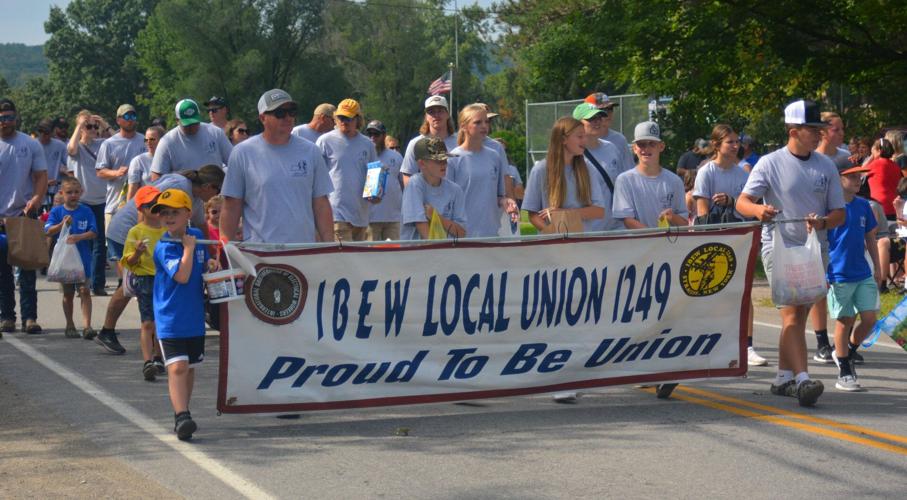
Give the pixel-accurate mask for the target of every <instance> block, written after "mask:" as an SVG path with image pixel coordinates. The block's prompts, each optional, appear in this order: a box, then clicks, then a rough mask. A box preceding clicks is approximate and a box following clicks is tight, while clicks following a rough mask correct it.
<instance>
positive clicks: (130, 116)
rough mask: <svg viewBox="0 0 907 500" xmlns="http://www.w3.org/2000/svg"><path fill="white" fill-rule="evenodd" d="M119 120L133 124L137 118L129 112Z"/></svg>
mask: <svg viewBox="0 0 907 500" xmlns="http://www.w3.org/2000/svg"><path fill="white" fill-rule="evenodd" d="M120 118H122V119H124V120H126V121H127V122H134V121H135V119H136V118H138V115H136V114H135V113H133V112H131V111H130V112H129V113H126V114H124V115H123V116H121V117H120Z"/></svg>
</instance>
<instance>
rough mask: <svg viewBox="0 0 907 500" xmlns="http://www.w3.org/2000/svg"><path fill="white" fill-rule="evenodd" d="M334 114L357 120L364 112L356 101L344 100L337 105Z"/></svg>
mask: <svg viewBox="0 0 907 500" xmlns="http://www.w3.org/2000/svg"><path fill="white" fill-rule="evenodd" d="M334 114H335V115H340V116H345V117H347V118H355V117H357V116H359V115H360V114H362V111H361V110H360V109H359V103H358V102H356V100H355V99H344V100H342V101H340V104H338V105H337V110H336V111H334Z"/></svg>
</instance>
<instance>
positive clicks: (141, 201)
mask: <svg viewBox="0 0 907 500" xmlns="http://www.w3.org/2000/svg"><path fill="white" fill-rule="evenodd" d="M159 194H161V191H160V189H158V188H156V187H154V186H142V187H140V188H139V190H138V191H136V192H135V196H134V197H133V198H134V199H135V206H136V207H138V208H142V205H147V204H149V203H151V202H153V201H154V199H155V198H157V195H159Z"/></svg>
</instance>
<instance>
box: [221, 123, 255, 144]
mask: <svg viewBox="0 0 907 500" xmlns="http://www.w3.org/2000/svg"><path fill="white" fill-rule="evenodd" d="M224 133H225V134H227V139H230V144H232V145H234V146H235V145H237V144H239V143H240V142H242V141H244V140H246V139H248V138H249V127H247V126H246V122H244V121H242V120H238V119H234V120H230V121H228V122H227V124H226V125H225V126H224Z"/></svg>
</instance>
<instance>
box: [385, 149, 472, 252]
mask: <svg viewBox="0 0 907 500" xmlns="http://www.w3.org/2000/svg"><path fill="white" fill-rule="evenodd" d="M413 156H414V158H415V159H416V163H418V165H419V170H420V174H419V175H413V176H412V177H411V179H410V181H409V182H408V183H407V184H406V188H405V189H404V190H403V208H402V214H401V219H402V221H403V230H402V231H400V239H401V240H427V239H429V238H428V233H429V227H430V224H431V218H432V215H433V214H434V212H436V211H437V213H438V216H439V217H440V219H441V225H442V226H443V227H444V230H445V231H446V232H447V234H448V236H453V237H456V238H463V237H464V236H466V229H464V227H465V226H466V207H465V203H466V201H465V199H466V198H465V196H464V195H463V190H462V189H460V186H457V185H456V184H454V183H453V182H452V181H449V180H447V179H446V178H445V177H444V176H445V174H446V173H447V159H448V158H449V157H451V155H449V154H448V153H447V146H445V145H444V141H443V140H441V139H438V138H437V137H423V138H421V139H419V140H418V141H416V144H415V146H414V147H413Z"/></svg>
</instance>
